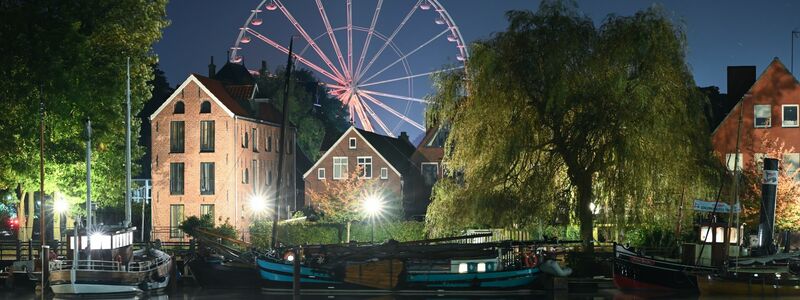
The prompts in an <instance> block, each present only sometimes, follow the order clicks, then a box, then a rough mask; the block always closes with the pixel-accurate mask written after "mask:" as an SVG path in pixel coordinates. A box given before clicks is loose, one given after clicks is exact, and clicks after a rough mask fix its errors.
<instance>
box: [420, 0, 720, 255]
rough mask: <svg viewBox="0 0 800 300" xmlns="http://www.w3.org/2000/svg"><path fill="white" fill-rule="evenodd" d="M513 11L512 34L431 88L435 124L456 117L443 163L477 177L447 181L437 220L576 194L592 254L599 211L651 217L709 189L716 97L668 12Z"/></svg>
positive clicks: (526, 210)
mask: <svg viewBox="0 0 800 300" xmlns="http://www.w3.org/2000/svg"><path fill="white" fill-rule="evenodd" d="M507 16H508V19H509V22H510V24H509V27H508V29H507V30H506V31H505V32H500V33H497V34H496V35H495V36H494V37H492V38H491V39H489V40H485V41H480V42H477V43H474V44H473V45H472V47H471V48H472V51H471V53H472V56H471V57H470V60H469V61H468V63H467V70H468V71H467V72H466V73H463V72H462V73H450V74H444V75H441V76H438V78H437V79H436V80H437V84H436V86H435V87H436V93H435V94H434V95H432V96H431V97H429V98H430V99H429V100H430V101H431V102H432V103H433V104H432V105H431V106H430V107H429V113H428V119H429V120H428V123H440V124H441V123H447V124H450V125H451V128H452V130H451V132H450V135H449V138H448V141H447V144H448V145H449V146H448V147H447V148H446V149H449V151H448V152H447V153H446V157H445V161H446V162H447V163H448V164H449V166H450V168H451V169H455V170H461V171H463V173H464V181H465V184H464V185H463V186H462V185H460V184H457V183H454V182H453V180H442V181H440V182H439V183H437V187H436V189H437V190H436V191H435V193H434V195H435V196H434V202H433V204H432V208H433V209H429V214H428V219H429V223H430V224H431V225H432V226H434V225H440V224H451V225H453V224H455V225H464V226H466V225H470V224H482V225H487V226H501V227H519V226H524V225H527V224H532V223H535V222H538V221H539V220H542V219H544V220H549V219H548V218H549V217H552V216H554V215H555V213H556V212H557V211H558V208H559V207H560V206H561V204H562V203H565V202H566V204H567V207H571V212H572V214H573V215H574V216H577V218H578V220H579V222H580V233H581V239H582V240H584V245H585V246H587V247H586V248H585V249H586V250H587V251H592V250H591V249H592V247H591V243H590V240H591V239H592V230H593V221H594V218H595V214H598V213H599V211H601V210H602V211H607V212H611V218H610V219H609V221H610V222H611V223H614V224H623V225H624V224H626V222H640V221H642V216H644V215H652V211H650V210H647V209H646V208H645V207H643V206H642V204H643V203H645V202H646V201H653V202H658V201H666V200H669V199H670V198H672V197H673V195H674V193H675V192H676V191H677V190H680V189H682V188H684V187H690V189H691V192H699V191H704V188H705V185H704V183H705V182H706V180H707V178H708V179H713V178H714V174H706V173H704V172H705V171H702V170H706V169H707V168H705V167H706V166H708V165H710V164H711V162H712V160H711V159H710V155H709V153H710V143H709V139H708V131H707V129H706V128H707V127H706V126H707V123H706V121H705V118H704V116H703V107H705V105H706V102H707V100H706V98H705V97H703V95H702V94H700V93H699V92H698V90H697V89H696V87H695V84H694V82H693V79H692V75H691V73H690V72H689V69H688V66H687V65H686V62H685V47H686V46H685V36H684V33H683V31H682V30H681V29H680V28H679V27H677V26H675V25H674V24H673V23H672V21H670V20H669V18H668V17H667V16H666V15H665V13H664V12H663V11H662V10H661V9H659V8H657V7H655V8H649V9H647V10H644V11H640V12H637V13H635V14H634V15H633V16H627V17H624V16H615V15H610V16H608V17H607V18H606V19H605V20H604V21H603V23H602V24H601V25H600V27H599V28H595V26H594V23H593V22H592V20H590V19H589V18H588V17H585V16H582V15H580V14H579V13H578V9H577V7H576V5H574V4H572V3H569V2H560V1H544V2H542V4H541V5H540V7H539V10H538V11H536V12H531V11H510V12H508V13H507ZM465 82H468V83H469V84H465ZM448 199H449V200H448ZM440 201H442V202H447V203H440ZM592 207H594V208H595V211H593V210H592ZM455 212H458V213H455ZM661 217H662V218H663V217H666V216H664V215H662V216H661ZM653 218H658V217H648V219H653Z"/></svg>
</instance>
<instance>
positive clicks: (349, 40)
mask: <svg viewBox="0 0 800 300" xmlns="http://www.w3.org/2000/svg"><path fill="white" fill-rule="evenodd" d="M352 74H353V0H347V76H348V77H351V76H352Z"/></svg>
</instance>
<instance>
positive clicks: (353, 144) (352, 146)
mask: <svg viewBox="0 0 800 300" xmlns="http://www.w3.org/2000/svg"><path fill="white" fill-rule="evenodd" d="M348 146H349V147H348V148H350V149H355V148H356V138H350V141H349V143H348Z"/></svg>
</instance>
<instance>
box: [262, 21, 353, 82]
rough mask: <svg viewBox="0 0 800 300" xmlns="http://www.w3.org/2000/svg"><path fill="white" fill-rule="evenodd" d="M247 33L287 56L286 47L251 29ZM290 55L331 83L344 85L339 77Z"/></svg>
mask: <svg viewBox="0 0 800 300" xmlns="http://www.w3.org/2000/svg"><path fill="white" fill-rule="evenodd" d="M247 32H248V33H250V34H251V35H253V36H254V37H256V38H257V39H259V40H261V41H263V42H264V43H267V44H268V45H270V46H272V47H273V48H275V49H278V51H281V52H283V53H284V54H289V49H286V47H284V46H281V44H278V43H277V42H275V41H273V40H272V39H270V38H268V37H266V36H264V35H263V34H260V33H258V32H257V31H255V30H253V29H251V28H247ZM292 55H293V56H294V57H295V58H297V61H299V62H300V63H302V64H304V65H306V66H307V67H309V68H311V69H314V71H317V72H319V73H320V74H322V75H325V77H328V78H330V79H331V80H333V81H335V82H337V83H339V84H345V82H344V80H342V78H341V77H338V76H336V75H333V74H331V73H330V72H328V71H326V70H325V69H323V68H322V67H320V66H317V65H316V64H314V63H312V62H311V61H309V60H308V59H306V58H304V57H302V56H300V55H299V54H297V53H292Z"/></svg>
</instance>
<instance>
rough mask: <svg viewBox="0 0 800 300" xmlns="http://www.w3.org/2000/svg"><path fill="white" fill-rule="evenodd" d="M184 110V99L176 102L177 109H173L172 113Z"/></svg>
mask: <svg viewBox="0 0 800 300" xmlns="http://www.w3.org/2000/svg"><path fill="white" fill-rule="evenodd" d="M183 111H184V107H183V101H178V102H175V111H173V112H172V113H173V114H182V113H183Z"/></svg>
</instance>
